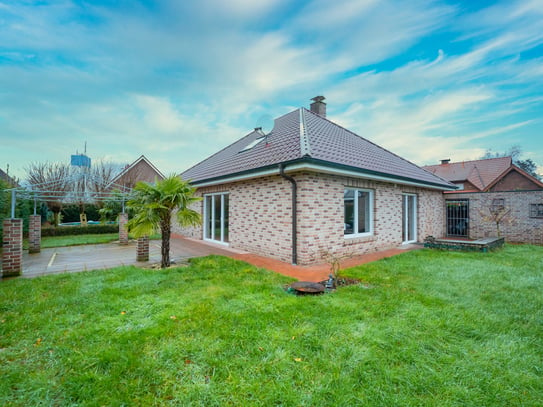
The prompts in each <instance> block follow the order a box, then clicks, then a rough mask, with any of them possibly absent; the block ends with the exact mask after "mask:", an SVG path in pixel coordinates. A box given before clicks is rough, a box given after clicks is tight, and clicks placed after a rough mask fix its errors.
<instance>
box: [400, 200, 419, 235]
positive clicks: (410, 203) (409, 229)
mask: <svg viewBox="0 0 543 407" xmlns="http://www.w3.org/2000/svg"><path fill="white" fill-rule="evenodd" d="M402 200H403V202H402V207H403V210H402V223H403V228H402V229H403V230H402V238H403V242H404V243H413V242H416V241H417V196H416V195H413V194H403V196H402Z"/></svg>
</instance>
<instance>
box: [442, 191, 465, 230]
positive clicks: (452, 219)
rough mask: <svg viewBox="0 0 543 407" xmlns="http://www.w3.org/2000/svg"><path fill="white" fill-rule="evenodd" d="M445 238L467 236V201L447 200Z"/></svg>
mask: <svg viewBox="0 0 543 407" xmlns="http://www.w3.org/2000/svg"><path fill="white" fill-rule="evenodd" d="M445 205H446V208H447V236H451V237H452V236H456V237H468V236H469V200H468V199H458V200H447V201H445Z"/></svg>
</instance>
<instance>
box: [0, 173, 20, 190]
mask: <svg viewBox="0 0 543 407" xmlns="http://www.w3.org/2000/svg"><path fill="white" fill-rule="evenodd" d="M0 180H2V181H4V182H6V183H7V184H8V185H10V186H12V187H18V186H19V184H18V183H17V181H16V180H15V179H14V178H12V177H10V176H9V175H8V173H6V172H4V171H3V170H2V169H0Z"/></svg>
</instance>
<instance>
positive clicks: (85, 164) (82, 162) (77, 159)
mask: <svg viewBox="0 0 543 407" xmlns="http://www.w3.org/2000/svg"><path fill="white" fill-rule="evenodd" d="M71 164H72V166H74V167H81V168H90V167H91V159H90V157H89V156H87V142H86V141H85V152H84V153H83V154H78V153H77V152H76V153H75V154H72V160H71Z"/></svg>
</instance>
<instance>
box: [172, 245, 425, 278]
mask: <svg viewBox="0 0 543 407" xmlns="http://www.w3.org/2000/svg"><path fill="white" fill-rule="evenodd" d="M421 247H422V246H419V245H414V244H410V245H405V246H401V248H392V249H387V250H381V251H378V252H374V253H368V254H363V255H359V256H355V257H351V258H350V259H346V260H345V261H342V262H341V268H342V269H345V268H349V267H354V266H358V265H359V264H364V263H369V262H372V261H376V260H380V259H383V258H385V257H391V256H395V255H397V254H401V253H405V252H406V251H409V250H414V249H419V248H421ZM171 249H172V251H174V252H175V251H176V250H179V251H182V252H184V253H187V252H188V253H190V254H192V255H196V256H206V255H209V254H218V255H222V256H228V257H231V258H233V259H237V260H242V261H245V262H247V263H249V264H252V265H254V266H256V267H261V268H264V269H267V270H271V271H275V272H276V273H279V274H283V275H285V276H289V277H293V278H295V279H297V280H300V281H311V282H318V281H323V280H326V279H328V275H329V274H330V265H329V264H317V265H313V266H293V265H292V264H290V263H285V262H282V261H279V260H275V259H271V258H268V257H263V256H258V255H256V254H252V253H248V252H244V251H241V250H233V249H230V248H229V247H228V246H223V245H220V244H214V243H209V242H204V241H202V240H195V239H190V238H186V237H183V236H180V235H177V234H172V239H171Z"/></svg>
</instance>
